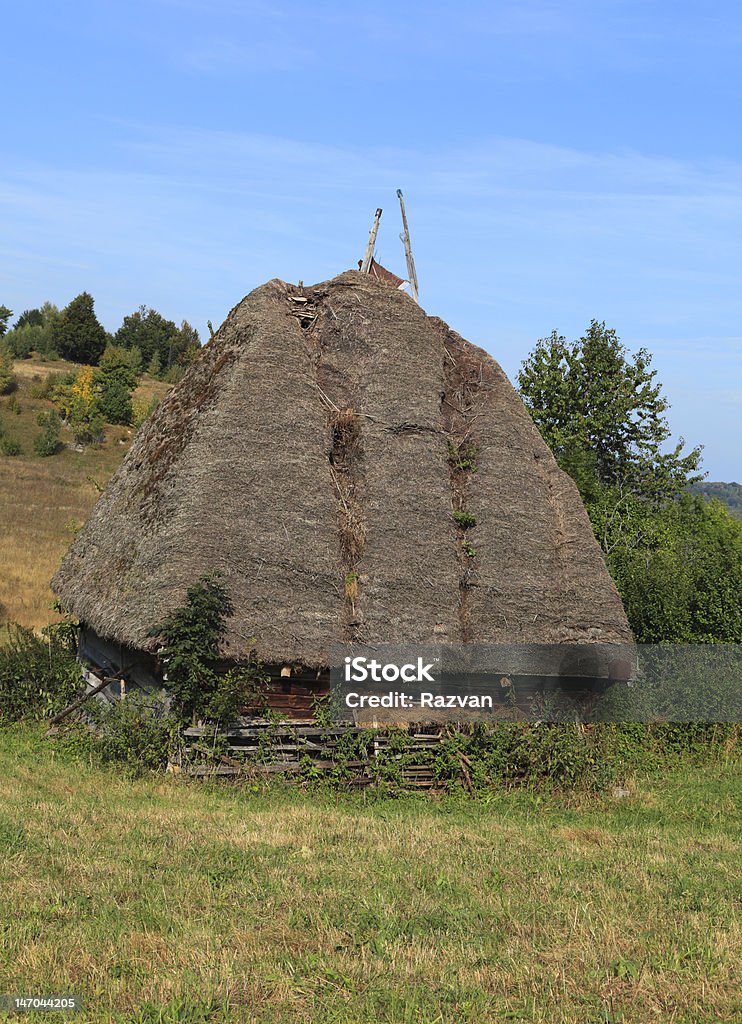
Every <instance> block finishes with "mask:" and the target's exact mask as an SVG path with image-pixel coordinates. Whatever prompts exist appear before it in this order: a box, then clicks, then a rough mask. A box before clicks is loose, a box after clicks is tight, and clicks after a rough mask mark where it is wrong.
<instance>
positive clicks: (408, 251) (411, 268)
mask: <svg viewBox="0 0 742 1024" xmlns="http://www.w3.org/2000/svg"><path fill="white" fill-rule="evenodd" d="M397 198H398V199H399V208H400V210H401V211H402V226H403V228H404V231H403V232H402V234H401V235H400V236H399V237H400V238H401V239H402V242H403V244H404V254H405V256H406V257H407V276H408V277H409V279H410V291H411V292H412V298H413V299H414V300H415V302H417V301H418V298H417V297H418V294H419V292H418V287H417V273H416V271H415V261H414V259H413V258H412V242H411V241H410V229H409V226H408V224H407V213H406V212H405V208H404V198H403V196H402V189H401V188H398V189H397Z"/></svg>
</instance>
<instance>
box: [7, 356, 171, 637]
mask: <svg viewBox="0 0 742 1024" xmlns="http://www.w3.org/2000/svg"><path fill="white" fill-rule="evenodd" d="M74 368H75V367H74V364H72V363H67V362H64V361H62V360H56V361H47V362H42V361H41V360H39V359H38V358H32V359H23V360H18V361H16V362H15V363H14V372H15V376H16V380H17V381H18V387H17V388H16V390H15V391H14V392H13V394H12V395H3V396H2V397H0V423H2V425H3V427H4V430H5V434H6V436H11V437H13V438H14V439H16V440H17V441H18V442H19V443H20V446H21V453H20V455H17V456H15V457H13V458H10V457H7V456H3V455H0V517H2V523H3V530H2V533H0V565H2V567H3V571H2V574H1V575H0V622H2V621H11V622H20V623H21V624H23V625H26V626H34V627H40V626H43V625H45V624H46V623H48V622H49V621H51V620H52V619H53V618H54V613H53V611H52V601H53V595H52V593H51V591H50V589H49V580H50V579H51V577H52V575H53V573H54V572H55V570H56V569H57V566H58V565H59V560H60V558H61V556H62V554H63V553H64V551H65V550H66V549H67V547H68V546H69V543H70V541H71V539H72V535H73V534H74V532H75V530H77V529H79V527H80V526H81V525H82V524H83V523H84V522H85V520H86V519H87V517H88V515H89V514H90V510H91V509H92V507H93V505H94V504H95V502H96V500H97V498H98V495H99V493H100V489H101V488H102V487H104V486H105V484H106V483H107V481H108V480H109V478H110V477H111V475H112V474H113V473H114V471H115V470H116V468H117V467H118V465H119V463H120V462H121V460H122V458H123V456H124V454H125V453H126V451H127V450H128V447H129V445H130V444H131V440H132V438H133V435H134V430H133V429H132V428H131V427H120V426H111V425H107V426H106V436H105V442H104V443H103V444H102V445H100V446H99V447H89V448H85V449H83V450H82V451H77V450H75V449H74V448H73V447H72V437H71V434H70V433H69V431H67V430H66V428H64V427H63V430H62V441H63V442H64V444H65V447H64V449H63V450H62V451H61V452H60V453H59V454H58V455H53V456H50V457H47V458H42V457H41V456H39V455H37V454H36V453H35V452H34V448H33V441H34V438H35V437H36V435H37V434H38V433H39V427H38V425H37V423H36V420H37V417H38V415H39V413H40V412H44V411H46V410H49V409H52V408H53V405H52V403H51V402H50V401H48V400H47V399H44V398H39V397H35V396H36V394H37V393H38V391H39V390H40V387H41V385H42V384H43V381H44V379H45V378H46V377H47V376H48V375H49V374H51V373H59V372H64V371H66V370H71V369H74ZM169 387H170V385H169V384H165V383H163V382H162V381H159V380H155V379H154V378H151V377H148V376H146V375H145V376H144V377H143V378H142V381H141V382H140V386H139V388H138V389H137V391H136V393H135V396H134V397H135V399H141V400H143V401H145V402H149V401H150V400H151V399H152V398H153V397H155V396H157V397H160V398H161V397H162V396H163V395H164V394H166V392H167V391H168V390H169Z"/></svg>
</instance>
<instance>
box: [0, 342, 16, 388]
mask: <svg viewBox="0 0 742 1024" xmlns="http://www.w3.org/2000/svg"><path fill="white" fill-rule="evenodd" d="M15 387H16V380H15V374H14V373H13V360H12V358H11V355H10V353H9V351H8V350H7V348H2V349H0V395H9V394H10V392H11V391H13V390H14V389H15Z"/></svg>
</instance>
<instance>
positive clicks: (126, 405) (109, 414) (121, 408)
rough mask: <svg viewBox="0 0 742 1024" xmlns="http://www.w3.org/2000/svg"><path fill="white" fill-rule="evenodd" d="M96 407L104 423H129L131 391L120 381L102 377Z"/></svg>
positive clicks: (131, 413) (131, 411) (130, 416)
mask: <svg viewBox="0 0 742 1024" xmlns="http://www.w3.org/2000/svg"><path fill="white" fill-rule="evenodd" d="M98 407H99V409H100V411H101V415H102V416H103V418H104V419H105V421H106V423H121V424H124V425H128V424H129V423H131V420H132V415H133V410H132V405H131V391H129V389H128V388H127V386H126V384H124V383H123V382H122V381H120V380H117V379H116V378H115V377H113V378H109V379H106V378H103V380H102V384H101V393H100V398H99V399H98Z"/></svg>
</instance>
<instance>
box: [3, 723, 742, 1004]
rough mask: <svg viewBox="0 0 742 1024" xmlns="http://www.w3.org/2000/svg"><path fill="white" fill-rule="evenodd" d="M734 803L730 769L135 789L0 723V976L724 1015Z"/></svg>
mask: <svg viewBox="0 0 742 1024" xmlns="http://www.w3.org/2000/svg"><path fill="white" fill-rule="evenodd" d="M739 797H740V792H739V780H738V773H737V766H736V765H735V764H733V763H728V764H723V763H717V764H715V765H713V766H711V765H709V766H706V767H694V768H689V767H686V768H685V769H683V770H682V771H675V772H673V773H670V774H667V775H665V776H663V777H660V778H655V779H653V780H649V781H647V780H645V781H641V780H639V781H637V782H636V783H635V784H634V786H633V787H632V788H631V795H630V796H628V797H626V798H624V799H618V798H613V797H605V798H600V799H598V798H593V799H589V800H588V799H587V798H582V802H581V803H580V802H579V801H578V800H577V799H576V798H575V799H574V800H572V801H568V800H566V799H564V798H563V799H561V800H560V799H558V798H556V797H544V796H541V797H538V796H536V795H534V794H532V793H528V792H523V791H521V792H510V793H505V792H503V793H498V794H496V795H495V796H493V797H492V798H491V799H490V800H489V801H488V802H483V801H477V802H474V801H471V800H468V799H466V798H465V797H463V796H462V797H460V798H454V797H447V798H445V799H439V800H434V799H430V798H416V797H409V798H402V799H398V800H381V799H374V798H373V797H371V796H369V795H366V797H365V798H364V796H363V795H362V794H355V795H337V794H334V795H329V794H322V793H311V792H304V791H301V790H297V789H293V790H292V789H282V788H274V789H271V790H266V791H258V790H257V789H252V790H251V789H249V788H235V787H230V786H221V787H217V786H206V785H202V784H193V783H190V784H189V783H187V782H185V781H184V780H183V779H180V778H178V777H173V776H167V777H162V776H160V777H151V778H146V779H139V780H131V779H129V778H127V777H125V776H123V775H122V774H120V773H117V772H116V771H113V770H109V771H102V770H101V769H96V768H93V767H92V766H91V765H87V764H80V763H79V762H77V761H74V760H73V759H72V758H71V755H69V754H66V753H64V752H63V751H62V750H60V749H58V748H56V747H55V746H54V745H52V744H50V743H49V741H45V740H43V739H42V736H41V732H40V731H39V730H37V729H34V728H31V727H28V726H21V727H16V728H13V729H7V730H4V731H0V907H2V911H1V913H2V917H1V918H0V932H1V933H2V943H1V944H0V949H1V952H0V958H1V960H0V976H1V977H2V979H3V981H2V986H1V987H0V993H2V992H3V991H4V992H5V993H21V992H25V993H29V992H30V993H37V994H50V993H57V994H64V993H73V994H77V995H79V996H81V997H82V998H83V999H84V1001H85V1005H86V1010H85V1011H84V1012H83V1013H81V1014H78V1015H76V1016H75V1017H74V1018H71V1019H74V1020H76V1021H78V1022H80V1024H82V1022H84V1021H122V1022H123V1021H127V1022H129V1021H134V1022H136V1021H139V1022H150V1021H151V1022H155V1021H160V1022H171V1021H172V1022H175V1021H190V1022H206V1021H211V1022H216V1021H220V1022H221V1021H223V1022H232V1021H255V1022H258V1021H259V1022H265V1024H268V1022H271V1024H273V1022H284V1021H286V1022H288V1021H292V1022H293V1021H302V1022H313V1024H314V1022H323V1024H332V1022H336V1024H354V1022H359V1024H360V1022H364V1024H366V1022H371V1021H374V1022H376V1021H386V1022H410V1024H412V1022H415V1024H433V1022H452V1024H453V1022H456V1024H462V1022H488V1021H491V1022H495V1021H496V1022H501V1021H530V1022H544V1024H545V1022H550V1024H551V1022H554V1024H556V1022H562V1024H567V1022H569V1024H597V1022H602V1024H607V1022H611V1024H617V1022H619V1021H620V1022H622V1024H645V1022H647V1021H661V1022H663V1024H664V1022H673V1024H681V1022H686V1024H704V1022H708V1024H710V1022H711V1021H716V1022H718V1021H725V1022H732V1021H738V1020H740V1019H742V1008H741V1007H740V1004H739V1002H738V1001H737V991H738V988H737V981H736V980H735V977H734V974H735V971H736V969H737V967H738V963H739V953H740V941H739V939H740V935H739V930H738V926H737V923H736V920H735V892H734V879H735V875H736V874H738V869H739V857H740V848H739V838H740V832H739V817H738V814H739V803H740V800H739ZM36 1019H39V1020H40V1019H49V1020H52V1019H54V1020H59V1019H60V1015H57V1016H55V1017H52V1016H51V1015H46V1017H45V1018H43V1017H42V1016H41V1015H37V1016H36Z"/></svg>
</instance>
